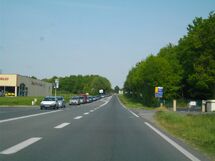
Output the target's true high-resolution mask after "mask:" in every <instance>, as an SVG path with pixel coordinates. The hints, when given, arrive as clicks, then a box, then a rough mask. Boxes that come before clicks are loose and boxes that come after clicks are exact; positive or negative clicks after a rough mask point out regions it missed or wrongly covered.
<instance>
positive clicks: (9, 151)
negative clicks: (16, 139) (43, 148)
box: [0, 137, 42, 155]
mask: <svg viewBox="0 0 215 161" xmlns="http://www.w3.org/2000/svg"><path fill="white" fill-rule="evenodd" d="M40 139H42V138H41V137H34V138H30V139H28V140H25V141H23V142H21V143H19V144H17V145H14V146H12V147H10V148H8V149H6V150H4V151H2V152H0V154H6V155H7V154H14V153H16V152H18V151H20V150H22V149H24V148H26V147H27V146H29V145H31V144H33V143H35V142H37V141H39V140H40Z"/></svg>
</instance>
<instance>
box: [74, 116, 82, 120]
mask: <svg viewBox="0 0 215 161" xmlns="http://www.w3.org/2000/svg"><path fill="white" fill-rule="evenodd" d="M81 118H82V116H77V117H75V118H74V119H75V120H78V119H81Z"/></svg>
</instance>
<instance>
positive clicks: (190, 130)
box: [155, 111, 215, 160]
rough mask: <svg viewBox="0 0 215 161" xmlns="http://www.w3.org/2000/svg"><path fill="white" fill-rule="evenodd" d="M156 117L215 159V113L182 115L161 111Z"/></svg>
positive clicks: (170, 129)
mask: <svg viewBox="0 0 215 161" xmlns="http://www.w3.org/2000/svg"><path fill="white" fill-rule="evenodd" d="M155 118H156V120H157V121H158V123H159V124H160V125H161V126H162V127H164V128H165V129H166V130H167V131H169V132H170V133H172V134H173V135H175V136H177V137H179V138H182V139H184V140H186V141H187V142H188V143H190V144H191V145H194V146H195V147H197V148H198V149H200V150H201V151H203V152H205V153H207V154H208V155H209V156H211V158H212V159H213V160H215V113H212V114H199V115H191V114H188V115H182V114H178V113H174V112H169V111H159V112H157V113H156V115H155Z"/></svg>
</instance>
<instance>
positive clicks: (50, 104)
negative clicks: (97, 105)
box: [40, 94, 104, 110]
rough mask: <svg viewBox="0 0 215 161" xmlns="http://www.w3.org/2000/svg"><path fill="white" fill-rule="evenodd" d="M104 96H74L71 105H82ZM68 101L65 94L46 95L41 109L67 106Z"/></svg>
mask: <svg viewBox="0 0 215 161" xmlns="http://www.w3.org/2000/svg"><path fill="white" fill-rule="evenodd" d="M102 97H104V96H100V95H99V96H89V95H85V94H82V95H79V96H72V97H71V98H70V100H69V105H80V104H85V103H91V102H93V101H97V100H99V99H101V98H102ZM65 107H66V102H65V100H64V97H63V96H46V97H45V98H44V99H43V100H42V102H41V103H40V109H41V110H43V109H59V108H65Z"/></svg>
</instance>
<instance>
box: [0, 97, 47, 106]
mask: <svg viewBox="0 0 215 161" xmlns="http://www.w3.org/2000/svg"><path fill="white" fill-rule="evenodd" d="M35 98H36V99H37V103H36V105H39V104H40V102H41V101H42V99H43V98H44V97H0V105H8V106H16V105H32V101H33V100H34V99H35Z"/></svg>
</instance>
